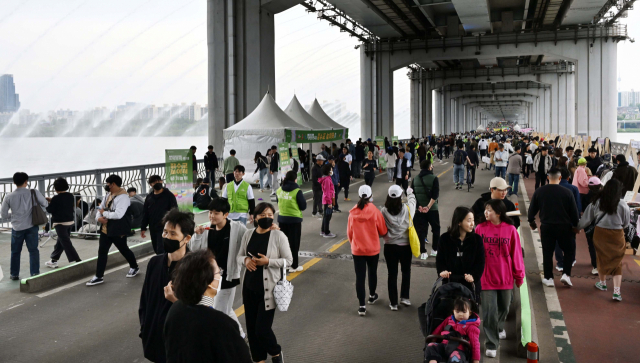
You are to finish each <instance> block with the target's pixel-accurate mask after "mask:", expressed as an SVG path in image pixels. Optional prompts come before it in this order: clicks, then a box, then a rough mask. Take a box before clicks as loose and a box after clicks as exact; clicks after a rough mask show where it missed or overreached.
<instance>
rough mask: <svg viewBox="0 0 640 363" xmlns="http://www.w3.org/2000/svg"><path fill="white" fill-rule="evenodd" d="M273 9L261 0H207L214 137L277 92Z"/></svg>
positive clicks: (216, 140)
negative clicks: (269, 95)
mask: <svg viewBox="0 0 640 363" xmlns="http://www.w3.org/2000/svg"><path fill="white" fill-rule="evenodd" d="M273 15H274V14H273V13H272V12H271V11H269V10H266V9H264V8H261V2H260V0H208V1H207V45H208V52H209V69H208V86H209V95H208V96H209V97H208V102H209V131H208V136H209V143H210V144H212V145H213V146H214V147H215V148H216V150H223V145H224V143H223V137H222V130H223V129H225V128H227V127H229V126H232V125H234V124H235V123H237V122H238V121H240V120H242V119H243V118H244V117H246V116H247V115H248V114H249V113H251V112H252V111H253V110H254V109H255V108H256V106H258V104H259V103H260V100H261V99H262V97H263V96H264V95H265V93H266V92H267V90H269V91H270V93H271V95H272V96H273V97H274V98H275V92H276V87H275V86H276V85H275V51H274V25H273Z"/></svg>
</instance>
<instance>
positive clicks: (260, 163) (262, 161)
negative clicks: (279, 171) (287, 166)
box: [254, 156, 269, 173]
mask: <svg viewBox="0 0 640 363" xmlns="http://www.w3.org/2000/svg"><path fill="white" fill-rule="evenodd" d="M268 167H269V166H268V164H267V158H265V157H264V156H261V157H259V158H258V160H257V161H256V171H254V173H257V172H259V171H260V170H262V169H266V168H268Z"/></svg>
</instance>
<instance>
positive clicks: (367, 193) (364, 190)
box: [358, 185, 372, 198]
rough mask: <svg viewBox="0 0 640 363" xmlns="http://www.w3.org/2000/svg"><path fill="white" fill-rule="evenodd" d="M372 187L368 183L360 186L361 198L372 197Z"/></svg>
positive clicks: (359, 193) (359, 194)
mask: <svg viewBox="0 0 640 363" xmlns="http://www.w3.org/2000/svg"><path fill="white" fill-rule="evenodd" d="M371 194H372V191H371V187H370V186H368V185H363V186H361V187H360V189H358V196H359V197H360V198H362V197H365V198H371Z"/></svg>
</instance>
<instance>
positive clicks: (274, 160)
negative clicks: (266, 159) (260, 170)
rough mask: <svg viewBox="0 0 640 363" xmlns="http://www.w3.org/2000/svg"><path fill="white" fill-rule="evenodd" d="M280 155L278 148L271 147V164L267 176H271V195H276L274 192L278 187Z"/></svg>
mask: <svg viewBox="0 0 640 363" xmlns="http://www.w3.org/2000/svg"><path fill="white" fill-rule="evenodd" d="M279 172H280V154H278V147H277V146H275V145H273V146H271V163H270V164H269V174H271V195H276V190H278V188H279V187H280V175H279Z"/></svg>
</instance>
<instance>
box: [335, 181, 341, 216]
mask: <svg viewBox="0 0 640 363" xmlns="http://www.w3.org/2000/svg"><path fill="white" fill-rule="evenodd" d="M340 189H342V187H339V186H337V185H334V186H333V190H334V191H335V193H336V196H335V199H336V207H335V208H334V209H335V210H340V206H339V205H338V199H340V198H338V193H340Z"/></svg>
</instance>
